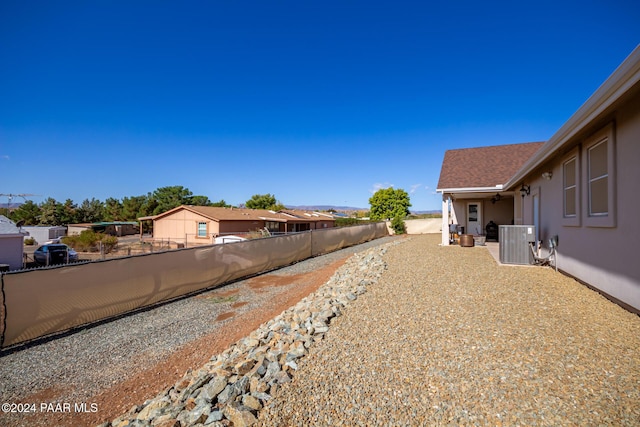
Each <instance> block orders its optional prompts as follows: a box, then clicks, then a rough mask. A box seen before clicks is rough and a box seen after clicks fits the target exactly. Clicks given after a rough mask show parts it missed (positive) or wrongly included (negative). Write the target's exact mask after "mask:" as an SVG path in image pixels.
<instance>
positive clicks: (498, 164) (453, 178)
mask: <svg viewBox="0 0 640 427" xmlns="http://www.w3.org/2000/svg"><path fill="white" fill-rule="evenodd" d="M543 145H544V142H528V143H523V144H508V145H493V146H489V147H477V148H462V149H457V150H447V151H446V152H445V154H444V160H443V161H442V169H441V170H440V179H439V181H438V188H437V189H438V190H445V189H461V188H487V187H496V186H497V185H502V184H505V183H506V182H507V181H509V179H510V178H511V177H512V176H513V175H515V173H516V172H517V171H518V169H520V168H521V167H522V165H524V163H525V162H526V161H527V160H528V159H529V158H530V157H531V156H533V154H534V153H535V152H536V151H538V149H540V147H542V146H543Z"/></svg>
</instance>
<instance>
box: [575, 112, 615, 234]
mask: <svg viewBox="0 0 640 427" xmlns="http://www.w3.org/2000/svg"><path fill="white" fill-rule="evenodd" d="M614 130H615V129H614V124H613V123H610V124H608V125H607V126H605V127H603V128H602V129H600V130H599V131H598V132H596V133H595V134H593V135H592V136H591V137H589V138H587V140H586V141H585V143H584V148H583V159H584V162H583V163H584V165H583V172H584V173H583V176H584V179H583V184H584V185H583V187H584V189H583V193H582V194H583V197H584V200H585V203H584V206H583V215H584V221H585V225H586V226H587V227H615V226H616V168H615V164H616V162H615V133H614ZM603 143H606V144H607V175H606V176H607V212H606V213H594V214H592V213H591V183H592V182H594V181H595V179H593V180H592V179H591V174H590V170H589V167H590V163H591V161H590V160H591V159H590V155H591V149H593V148H595V147H596V146H598V145H600V144H603ZM603 176H604V175H603Z"/></svg>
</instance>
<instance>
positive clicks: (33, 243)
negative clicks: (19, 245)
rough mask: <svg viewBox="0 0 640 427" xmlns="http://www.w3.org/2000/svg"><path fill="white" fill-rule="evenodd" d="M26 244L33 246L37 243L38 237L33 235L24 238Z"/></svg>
mask: <svg viewBox="0 0 640 427" xmlns="http://www.w3.org/2000/svg"><path fill="white" fill-rule="evenodd" d="M24 244H25V245H27V246H33V245H35V244H36V239H34V238H33V237H27V238H26V239H24Z"/></svg>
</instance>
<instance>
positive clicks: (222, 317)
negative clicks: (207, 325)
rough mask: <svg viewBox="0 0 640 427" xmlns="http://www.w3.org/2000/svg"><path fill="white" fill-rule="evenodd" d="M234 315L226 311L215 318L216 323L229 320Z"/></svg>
mask: <svg viewBox="0 0 640 427" xmlns="http://www.w3.org/2000/svg"><path fill="white" fill-rule="evenodd" d="M235 315H236V312H235V311H227V312H226V313H221V314H219V315H218V317H216V321H217V322H220V321H222V320H227V319H231V318H232V317H233V316H235Z"/></svg>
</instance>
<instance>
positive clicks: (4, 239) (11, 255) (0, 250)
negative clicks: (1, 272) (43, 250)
mask: <svg viewBox="0 0 640 427" xmlns="http://www.w3.org/2000/svg"><path fill="white" fill-rule="evenodd" d="M23 238H24V237H23V235H22V234H18V235H0V264H8V265H9V270H19V269H21V268H22V257H23V249H24V243H23Z"/></svg>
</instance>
